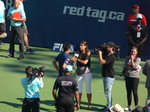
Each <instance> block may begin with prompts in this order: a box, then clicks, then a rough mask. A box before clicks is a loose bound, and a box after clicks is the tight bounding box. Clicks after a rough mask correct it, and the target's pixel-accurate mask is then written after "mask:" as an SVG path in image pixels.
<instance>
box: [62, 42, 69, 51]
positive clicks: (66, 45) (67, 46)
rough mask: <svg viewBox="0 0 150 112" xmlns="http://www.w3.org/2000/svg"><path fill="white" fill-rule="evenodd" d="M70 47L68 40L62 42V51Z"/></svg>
mask: <svg viewBox="0 0 150 112" xmlns="http://www.w3.org/2000/svg"><path fill="white" fill-rule="evenodd" d="M70 48H71V44H70V43H69V42H66V43H64V44H63V49H64V51H67V50H68V49H70Z"/></svg>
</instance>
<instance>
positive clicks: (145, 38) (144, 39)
mask: <svg viewBox="0 0 150 112" xmlns="http://www.w3.org/2000/svg"><path fill="white" fill-rule="evenodd" d="M146 40H147V37H144V38H143V39H142V41H141V42H140V43H139V45H141V44H143V43H144V42H145V41H146Z"/></svg>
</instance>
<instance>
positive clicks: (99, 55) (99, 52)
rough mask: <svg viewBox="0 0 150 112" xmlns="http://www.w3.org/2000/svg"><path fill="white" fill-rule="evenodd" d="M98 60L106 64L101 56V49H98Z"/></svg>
mask: <svg viewBox="0 0 150 112" xmlns="http://www.w3.org/2000/svg"><path fill="white" fill-rule="evenodd" d="M98 60H99V62H100V64H102V65H103V64H106V61H105V60H104V59H103V57H102V51H98Z"/></svg>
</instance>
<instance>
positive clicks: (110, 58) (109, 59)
mask: <svg viewBox="0 0 150 112" xmlns="http://www.w3.org/2000/svg"><path fill="white" fill-rule="evenodd" d="M114 60H115V56H114V54H113V55H110V56H108V57H107V58H105V61H106V64H109V63H111V62H113V61H114Z"/></svg>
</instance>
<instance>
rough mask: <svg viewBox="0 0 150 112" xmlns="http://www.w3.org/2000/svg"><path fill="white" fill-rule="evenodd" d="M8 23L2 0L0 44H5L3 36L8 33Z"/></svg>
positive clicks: (0, 6) (0, 7) (0, 9)
mask: <svg viewBox="0 0 150 112" xmlns="http://www.w3.org/2000/svg"><path fill="white" fill-rule="evenodd" d="M5 32H6V24H5V6H4V3H3V1H1V0H0V45H3V44H4V43H3V42H2V38H5V37H6V36H7V35H6V33H5Z"/></svg>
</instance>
